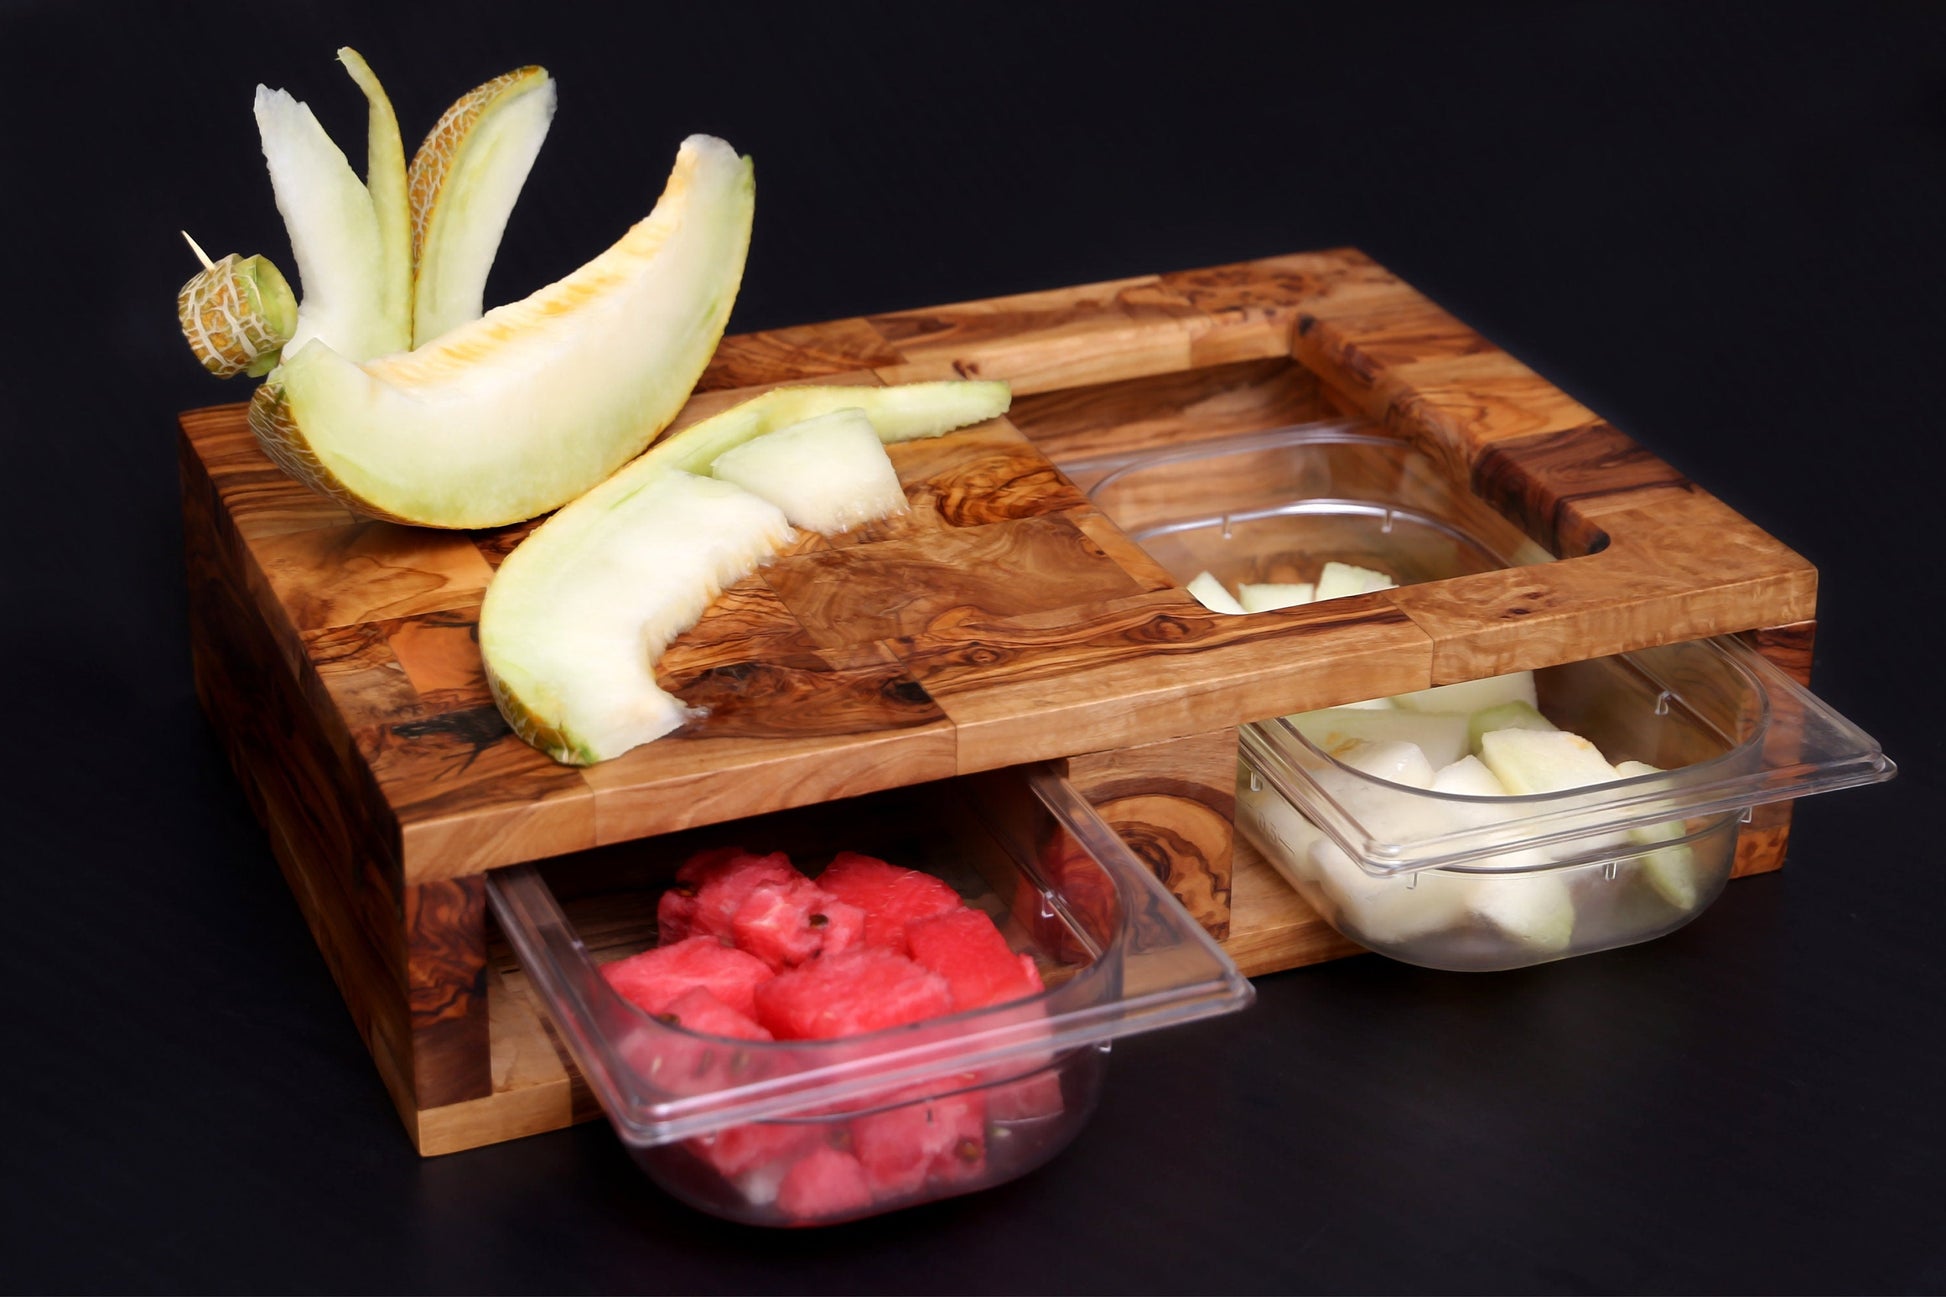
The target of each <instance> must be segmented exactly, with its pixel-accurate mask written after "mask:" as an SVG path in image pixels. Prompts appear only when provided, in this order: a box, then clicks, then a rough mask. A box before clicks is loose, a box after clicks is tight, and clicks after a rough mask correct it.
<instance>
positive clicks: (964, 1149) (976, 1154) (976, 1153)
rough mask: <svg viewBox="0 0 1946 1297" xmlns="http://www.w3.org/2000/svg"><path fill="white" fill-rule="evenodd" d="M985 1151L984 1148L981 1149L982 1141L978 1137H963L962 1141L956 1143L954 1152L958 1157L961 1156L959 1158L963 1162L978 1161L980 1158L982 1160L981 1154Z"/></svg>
mask: <svg viewBox="0 0 1946 1297" xmlns="http://www.w3.org/2000/svg"><path fill="white" fill-rule="evenodd" d="M983 1151H984V1150H983V1149H981V1147H980V1141H978V1140H976V1139H963V1140H961V1141H960V1142H959V1143H958V1144H957V1145H955V1146H954V1148H953V1152H954V1154H955V1155H956V1156H957V1157H958V1158H959V1160H960V1161H962V1162H977V1161H979V1160H980V1154H981V1153H982V1152H983Z"/></svg>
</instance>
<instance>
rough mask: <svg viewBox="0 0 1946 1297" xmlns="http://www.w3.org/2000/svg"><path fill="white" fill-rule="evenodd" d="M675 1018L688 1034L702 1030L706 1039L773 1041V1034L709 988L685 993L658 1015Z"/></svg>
mask: <svg viewBox="0 0 1946 1297" xmlns="http://www.w3.org/2000/svg"><path fill="white" fill-rule="evenodd" d="M658 1016H660V1017H663V1018H673V1019H675V1025H676V1026H678V1027H681V1028H683V1029H684V1030H685V1031H700V1032H702V1033H703V1034H704V1035H706V1036H729V1037H730V1038H732V1039H734V1040H769V1039H771V1035H770V1033H769V1032H767V1031H765V1030H764V1029H763V1028H762V1027H759V1026H758V1025H757V1024H756V1022H755V1021H754V1020H753V1019H752V1018H751V1017H750V1015H749V1014H747V1013H738V1012H737V1011H736V1010H735V1009H732V1008H731V1007H730V1006H729V1005H727V1004H725V1003H723V1001H721V1000H719V999H717V998H716V996H714V995H713V994H711V993H710V991H709V988H708V987H703V986H697V987H692V988H691V989H689V990H687V991H684V992H683V993H682V994H681V995H678V996H677V997H676V998H675V999H673V1000H671V1001H669V1003H668V1004H667V1005H665V1006H664V1007H663V1009H662V1011H661V1013H660V1014H659V1015H658Z"/></svg>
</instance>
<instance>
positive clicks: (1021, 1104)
mask: <svg viewBox="0 0 1946 1297" xmlns="http://www.w3.org/2000/svg"><path fill="white" fill-rule="evenodd" d="M986 1097H987V1115H988V1116H989V1117H991V1118H993V1120H994V1121H996V1122H1013V1121H1033V1120H1035V1119H1037V1118H1041V1117H1053V1116H1056V1115H1058V1114H1059V1113H1061V1112H1063V1111H1065V1110H1066V1108H1067V1100H1066V1099H1065V1098H1063V1097H1062V1094H1061V1070H1060V1069H1059V1068H1058V1067H1046V1068H1042V1069H1041V1070H1040V1071H1038V1072H1031V1073H1029V1074H1028V1075H1026V1076H1023V1077H1021V1078H1020V1079H1018V1080H1015V1081H1003V1082H1000V1083H998V1084H996V1085H993V1086H990V1087H988V1088H987V1090H986Z"/></svg>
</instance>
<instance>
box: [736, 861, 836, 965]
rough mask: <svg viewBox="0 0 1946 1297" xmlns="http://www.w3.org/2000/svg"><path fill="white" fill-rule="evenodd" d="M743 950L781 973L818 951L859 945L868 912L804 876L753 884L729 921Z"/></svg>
mask: <svg viewBox="0 0 1946 1297" xmlns="http://www.w3.org/2000/svg"><path fill="white" fill-rule="evenodd" d="M730 931H731V934H732V935H733V936H734V937H735V939H736V944H737V948H738V949H739V950H744V951H748V952H749V953H750V954H753V955H755V956H756V957H757V958H759V959H761V960H763V961H764V962H765V963H766V964H769V965H770V966H771V967H772V968H774V969H776V970H778V971H779V972H782V971H783V970H784V969H786V968H790V967H793V966H795V965H797V964H801V963H803V962H804V961H805V960H807V959H809V958H811V956H813V955H819V954H825V955H835V954H837V953H838V952H839V951H841V950H845V949H847V948H848V947H850V946H853V945H856V944H858V942H859V940H860V938H861V937H862V936H863V935H864V932H865V912H864V911H863V910H861V909H859V908H858V907H857V906H855V905H847V904H845V903H844V902H843V901H841V900H839V899H838V898H837V897H835V896H833V895H831V894H830V893H829V892H827V891H825V890H824V889H823V888H821V887H819V886H818V885H817V884H816V883H814V882H812V881H811V880H810V879H808V878H806V877H804V875H802V874H793V875H792V877H791V878H790V880H789V881H787V882H762V883H758V884H757V885H756V887H754V888H752V889H751V891H750V894H749V895H748V896H746V897H745V898H744V901H743V904H742V905H740V906H738V907H737V912H736V917H735V918H734V919H732V920H731V921H730Z"/></svg>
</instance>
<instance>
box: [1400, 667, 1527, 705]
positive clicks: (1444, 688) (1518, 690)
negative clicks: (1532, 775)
mask: <svg viewBox="0 0 1946 1297" xmlns="http://www.w3.org/2000/svg"><path fill="white" fill-rule="evenodd" d="M1392 701H1393V702H1394V703H1395V704H1397V705H1398V706H1400V707H1403V708H1405V709H1406V710H1407V711H1413V712H1442V713H1446V714H1452V713H1459V714H1461V715H1471V714H1472V713H1474V712H1477V711H1483V710H1485V709H1486V708H1488V707H1497V706H1499V705H1500V704H1502V703H1509V702H1522V703H1526V704H1527V706H1529V707H1530V708H1531V707H1537V706H1538V704H1539V698H1538V696H1537V695H1536V694H1535V692H1534V673H1533V672H1532V671H1514V672H1510V673H1508V674H1507V675H1502V676H1488V677H1486V678H1485V679H1483V680H1462V681H1460V682H1459V683H1457V684H1450V685H1434V686H1433V687H1432V688H1430V689H1419V690H1415V691H1413V692H1412V693H1409V694H1396V695H1394V696H1393V698H1392Z"/></svg>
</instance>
